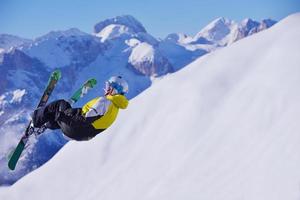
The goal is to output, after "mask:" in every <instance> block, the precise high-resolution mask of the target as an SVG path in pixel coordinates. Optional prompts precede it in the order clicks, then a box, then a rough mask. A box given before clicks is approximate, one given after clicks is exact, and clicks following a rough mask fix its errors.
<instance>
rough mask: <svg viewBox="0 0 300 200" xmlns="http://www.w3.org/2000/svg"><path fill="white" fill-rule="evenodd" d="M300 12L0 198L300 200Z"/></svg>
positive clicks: (182, 79)
mask: <svg viewBox="0 0 300 200" xmlns="http://www.w3.org/2000/svg"><path fill="white" fill-rule="evenodd" d="M299 34H300V14H299V13H298V14H295V15H292V16H289V17H288V18H286V19H284V20H282V21H281V22H279V23H278V24H276V25H274V26H273V27H272V28H270V29H269V30H266V31H263V32H260V33H258V34H255V35H253V36H250V37H248V38H246V39H244V40H240V41H238V42H236V43H234V44H233V45H231V46H229V47H226V48H223V49H220V50H217V51H215V52H213V53H211V54H208V55H206V56H203V57H201V58H200V59H198V60H196V61H195V62H193V63H192V64H190V65H189V66H187V67H186V68H184V69H183V70H181V71H179V72H177V73H175V74H172V75H169V76H166V77H164V78H162V79H161V80H158V81H157V82H155V83H154V84H153V86H152V87H151V88H149V89H148V90H147V91H145V92H144V93H142V94H141V95H139V96H137V97H136V98H135V99H133V100H132V101H131V102H130V106H129V108H128V110H126V111H122V112H121V113H120V117H119V118H118V119H117V122H116V123H115V124H114V125H113V126H112V127H111V128H110V129H109V130H107V131H106V132H105V133H103V134H100V135H99V136H97V137H96V138H95V139H93V140H91V141H89V142H69V143H68V144H67V145H66V146H65V147H64V148H63V149H61V151H60V152H59V153H58V154H57V155H56V156H55V157H54V158H53V159H51V160H50V161H49V162H48V163H46V164H45V165H44V166H42V167H41V168H39V169H37V170H35V171H34V172H32V173H31V174H29V175H27V176H26V177H24V178H23V179H21V180H20V181H18V182H17V183H16V184H14V185H13V186H12V187H9V188H1V190H0V199H5V200H14V199H16V200H17V199H24V197H26V199H32V200H35V199H44V200H46V199H65V200H66V199H72V200H73V199H74V200H83V199H84V200H92V199H105V200H109V199H122V200H134V199H138V200H141V199H147V200H150V199H151V200H152V199H155V200H159V199H161V200H165V199H172V200H176V199H178V200H182V199H189V200H193V199H214V200H218V199H220V200H235V199H244V200H248V199H253V200H266V199H272V200H276V199H280V200H298V199H299V198H300V189H299V185H300V171H299V168H300V155H299V154H300V153H299V152H300V145H299V143H300V134H299V131H300V123H299V114H300V104H299V102H300V95H299V92H298V90H299V84H300V67H299V63H300V57H299V55H298V54H299V52H300V45H299V41H298V40H297V38H298V36H299Z"/></svg>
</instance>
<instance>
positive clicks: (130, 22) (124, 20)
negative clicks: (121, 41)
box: [94, 15, 147, 33]
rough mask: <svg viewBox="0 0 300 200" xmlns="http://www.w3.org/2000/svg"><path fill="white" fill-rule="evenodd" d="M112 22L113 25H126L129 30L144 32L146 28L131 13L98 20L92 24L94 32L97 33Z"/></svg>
mask: <svg viewBox="0 0 300 200" xmlns="http://www.w3.org/2000/svg"><path fill="white" fill-rule="evenodd" d="M111 24H114V25H123V26H126V27H127V28H129V29H130V31H132V32H135V33H139V32H144V33H146V32H147V31H146V29H145V28H144V27H143V25H142V24H141V23H140V22H139V21H138V20H136V19H135V18H134V17H132V16H131V15H122V16H117V17H114V18H111V19H107V20H104V21H102V22H99V23H98V24H96V25H95V26H94V33H99V32H101V31H102V30H103V28H105V27H107V26H109V25H111Z"/></svg>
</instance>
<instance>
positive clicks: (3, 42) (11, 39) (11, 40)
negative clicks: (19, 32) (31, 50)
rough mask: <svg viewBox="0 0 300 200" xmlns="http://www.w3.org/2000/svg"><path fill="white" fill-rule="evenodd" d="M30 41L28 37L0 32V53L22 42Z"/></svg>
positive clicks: (22, 43)
mask: <svg viewBox="0 0 300 200" xmlns="http://www.w3.org/2000/svg"><path fill="white" fill-rule="evenodd" d="M30 42H32V40H29V39H23V38H20V37H17V36H14V35H9V34H0V54H1V52H2V53H3V52H4V51H8V50H10V49H11V48H15V47H18V46H21V45H24V44H28V43H30Z"/></svg>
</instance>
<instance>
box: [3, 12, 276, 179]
mask: <svg viewBox="0 0 300 200" xmlns="http://www.w3.org/2000/svg"><path fill="white" fill-rule="evenodd" d="M275 23H276V21H274V20H270V19H267V20H263V21H262V22H256V21H254V20H251V19H245V20H243V21H242V22H241V23H236V22H234V21H232V20H229V19H226V18H218V19H216V20H214V21H213V22H211V23H210V24H209V25H207V26H206V27H205V28H203V29H202V30H201V31H200V32H199V33H197V34H196V35H195V36H193V37H192V36H188V35H185V34H179V33H172V34H170V35H168V36H167V37H166V38H165V39H156V38H155V37H153V36H152V35H151V34H149V33H148V32H147V31H146V29H145V28H144V27H143V25H142V23H140V22H139V21H138V20H136V19H135V18H134V17H132V16H130V15H124V16H118V17H115V18H112V19H107V20H104V21H102V22H100V23H97V24H96V25H95V26H94V33H92V34H88V33H84V32H82V31H80V30H78V29H76V28H72V29H69V30H65V31H51V32H49V33H48V34H46V35H43V36H41V37H39V38H36V39H34V40H29V39H22V38H20V37H17V36H12V35H8V34H0V146H1V148H0V163H1V166H6V158H5V155H7V153H8V152H9V149H11V148H12V147H13V146H14V145H16V142H17V140H18V139H19V137H20V135H21V134H22V131H23V129H24V127H25V124H26V122H27V121H28V119H29V118H30V112H32V108H34V106H35V104H36V102H37V101H38V99H39V97H40V95H41V92H42V90H43V88H44V87H45V84H46V82H47V80H48V76H49V74H50V73H51V71H53V70H54V69H60V70H61V71H62V80H61V81H60V82H59V84H58V86H57V88H56V89H55V91H54V94H53V97H52V100H54V99H57V98H67V97H69V96H70V94H71V93H72V91H74V90H75V89H76V88H77V87H78V86H79V85H80V84H81V83H83V82H84V81H85V80H86V79H88V78H90V77H94V78H96V79H97V80H98V85H97V87H96V88H95V89H93V91H92V92H91V93H90V94H89V95H88V96H87V97H86V98H85V99H83V100H82V101H81V102H79V104H78V106H81V105H82V104H83V103H84V102H86V101H87V100H88V99H89V98H92V97H95V96H97V95H101V94H102V88H103V83H104V82H105V80H107V79H108V78H109V77H110V76H112V75H122V76H123V77H125V78H126V79H127V80H128V82H129V85H130V90H129V94H128V97H129V98H133V97H135V96H136V95H138V94H139V93H141V92H142V91H143V90H145V89H146V88H148V87H149V86H150V85H151V83H152V80H153V79H155V78H156V77H161V76H164V75H166V74H168V73H173V72H176V71H177V70H179V69H181V68H183V67H184V66H186V65H187V64H189V63H191V62H192V61H194V60H195V59H197V58H199V57H200V56H202V55H205V54H207V53H209V52H211V51H214V50H215V49H217V48H221V47H225V46H227V45H230V44H232V43H233V42H236V41H238V40H240V39H242V38H244V37H247V36H249V35H252V34H254V33H257V32H259V31H262V30H264V29H267V28H269V27H270V26H272V25H273V24H275ZM65 142H66V141H65V140H64V139H63V138H62V136H61V135H60V134H59V133H52V132H49V133H48V134H45V135H44V136H41V137H40V138H39V140H38V141H33V142H32V143H33V144H32V145H31V146H30V147H29V148H30V149H29V150H28V151H27V154H26V155H24V156H23V158H22V160H21V162H20V165H19V166H18V169H17V171H16V173H14V174H11V173H9V172H8V169H7V168H1V171H0V184H11V183H13V182H14V181H16V180H17V179H19V178H20V177H21V176H23V175H24V174H26V173H28V172H29V171H31V170H33V169H34V168H36V167H38V166H40V165H41V164H43V163H45V162H46V161H47V160H49V159H50V158H51V157H52V156H53V155H54V154H55V153H56V152H57V151H58V150H59V149H60V148H61V147H62V146H63V145H64V144H65Z"/></svg>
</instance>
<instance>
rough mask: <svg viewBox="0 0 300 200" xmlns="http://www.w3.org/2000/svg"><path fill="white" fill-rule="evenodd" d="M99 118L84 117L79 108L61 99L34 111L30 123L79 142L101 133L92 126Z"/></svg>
mask: <svg viewBox="0 0 300 200" xmlns="http://www.w3.org/2000/svg"><path fill="white" fill-rule="evenodd" d="M100 117H101V116H96V117H84V116H83V115H82V110H81V108H72V107H71V105H70V103H69V102H67V101H65V100H63V99H61V100H57V101H54V102H52V103H50V104H48V105H46V106H44V107H41V108H38V109H37V110H35V111H34V113H33V116H32V121H33V124H34V126H35V127H41V126H42V125H44V124H45V125H46V127H47V128H49V129H52V130H54V129H61V130H62V132H63V133H64V134H65V135H66V136H68V137H69V138H72V139H74V140H78V141H81V140H89V139H91V138H92V137H94V136H95V135H97V134H98V133H100V132H102V131H103V130H102V129H100V130H99V129H95V128H94V127H93V126H92V123H93V122H94V121H95V120H97V119H99V118H100Z"/></svg>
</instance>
